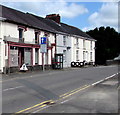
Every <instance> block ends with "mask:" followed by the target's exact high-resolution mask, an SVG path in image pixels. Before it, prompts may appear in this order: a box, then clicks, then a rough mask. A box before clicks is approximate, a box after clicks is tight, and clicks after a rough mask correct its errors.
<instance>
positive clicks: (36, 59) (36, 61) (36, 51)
mask: <svg viewBox="0 0 120 115" xmlns="http://www.w3.org/2000/svg"><path fill="white" fill-rule="evenodd" d="M38 59H39V50H38V49H37V48H36V49H35V64H38Z"/></svg>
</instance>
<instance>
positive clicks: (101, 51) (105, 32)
mask: <svg viewBox="0 0 120 115" xmlns="http://www.w3.org/2000/svg"><path fill="white" fill-rule="evenodd" d="M86 33H87V34H89V35H90V36H91V37H93V38H94V39H95V40H97V41H96V45H95V47H96V55H95V59H96V64H105V63H106V60H110V59H113V58H115V57H117V56H118V55H119V54H120V33H118V32H116V31H115V29H113V28H110V27H106V28H105V27H100V28H95V29H94V30H90V31H88V32H86Z"/></svg>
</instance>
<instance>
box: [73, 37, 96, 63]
mask: <svg viewBox="0 0 120 115" xmlns="http://www.w3.org/2000/svg"><path fill="white" fill-rule="evenodd" d="M77 38H78V45H77V44H76V41H77V40H76V39H77ZM84 40H85V39H83V38H82V37H75V36H72V37H71V42H72V43H71V46H72V48H71V57H72V58H71V62H72V61H75V62H76V61H77V59H76V51H78V52H79V55H78V58H79V59H78V61H79V62H83V61H84V56H83V52H85V59H86V61H87V62H90V61H91V60H90V52H92V60H93V62H94V61H95V49H94V48H95V41H92V49H91V40H85V47H84V46H83V42H84Z"/></svg>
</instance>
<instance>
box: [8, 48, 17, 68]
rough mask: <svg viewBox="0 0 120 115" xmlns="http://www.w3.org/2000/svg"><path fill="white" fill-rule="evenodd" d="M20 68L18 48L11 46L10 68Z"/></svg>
mask: <svg viewBox="0 0 120 115" xmlns="http://www.w3.org/2000/svg"><path fill="white" fill-rule="evenodd" d="M15 66H18V47H16V46H10V67H15Z"/></svg>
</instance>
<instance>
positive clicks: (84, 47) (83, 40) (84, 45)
mask: <svg viewBox="0 0 120 115" xmlns="http://www.w3.org/2000/svg"><path fill="white" fill-rule="evenodd" d="M83 49H85V40H83Z"/></svg>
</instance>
